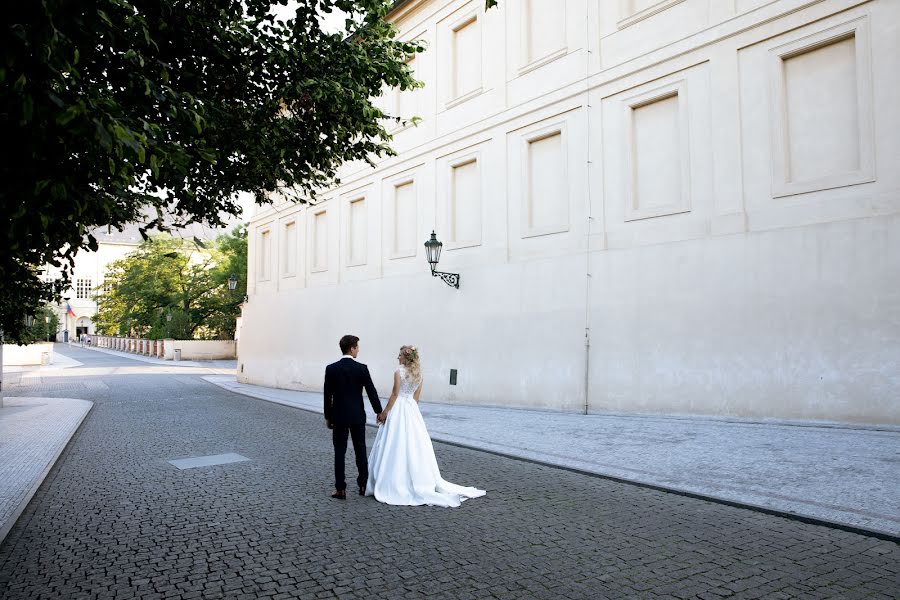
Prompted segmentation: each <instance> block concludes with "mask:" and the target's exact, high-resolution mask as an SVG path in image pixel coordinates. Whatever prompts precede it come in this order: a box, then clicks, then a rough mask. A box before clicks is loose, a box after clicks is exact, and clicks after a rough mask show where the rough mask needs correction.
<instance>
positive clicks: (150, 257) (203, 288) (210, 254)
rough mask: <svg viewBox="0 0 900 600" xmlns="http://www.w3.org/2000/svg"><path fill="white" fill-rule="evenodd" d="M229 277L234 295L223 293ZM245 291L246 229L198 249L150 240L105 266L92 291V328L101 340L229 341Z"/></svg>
mask: <svg viewBox="0 0 900 600" xmlns="http://www.w3.org/2000/svg"><path fill="white" fill-rule="evenodd" d="M231 275H235V276H236V278H237V288H236V289H235V290H234V291H231V290H229V289H228V278H229V277H230V276H231ZM246 290H247V230H246V227H244V226H241V227H238V228H236V229H235V230H234V231H233V232H232V233H231V234H230V235H227V236H220V237H219V239H218V240H217V241H216V242H215V243H214V244H205V245H204V246H202V247H201V246H198V245H197V244H196V242H194V241H193V240H185V239H182V238H175V237H171V236H166V235H163V236H155V237H153V238H151V239H149V240H147V241H146V242H144V243H143V244H141V245H140V246H139V247H138V249H137V250H135V251H134V252H132V253H131V254H128V255H127V256H125V257H124V258H122V259H120V260H117V261H115V262H112V263H110V265H109V267H108V268H107V272H106V276H105V279H104V285H103V288H102V289H98V290H97V303H98V310H97V316H96V317H95V323H96V325H97V330H98V331H99V332H100V333H102V334H106V335H135V336H140V337H146V338H151V339H160V338H164V337H173V338H178V339H233V338H234V327H235V318H236V317H237V316H238V315H239V313H240V308H239V305H240V303H241V301H242V300H243V298H244V294H246ZM169 316H171V319H168V318H167V317H169Z"/></svg>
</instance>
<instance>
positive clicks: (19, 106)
mask: <svg viewBox="0 0 900 600" xmlns="http://www.w3.org/2000/svg"><path fill="white" fill-rule="evenodd" d="M273 4H284V0H203V1H202V2H195V1H189V0H154V1H152V2H149V1H146V0H81V1H78V2H71V1H67V0H42V1H40V2H38V1H24V2H11V3H7V5H5V6H4V25H3V27H2V29H0V112H2V119H0V139H3V143H4V147H5V148H6V149H7V150H8V151H7V152H6V153H5V156H4V160H3V161H0V177H2V180H3V186H0V206H2V207H3V216H4V218H3V219H2V220H0V228H2V234H3V237H4V238H5V240H6V242H5V244H4V251H3V252H2V254H0V282H2V284H0V329H3V330H5V331H6V333H7V337H8V338H12V339H13V340H17V339H19V338H21V336H22V335H23V334H24V322H25V318H24V317H25V315H27V314H34V313H35V312H36V311H37V310H38V309H39V308H40V306H41V305H42V304H43V303H45V302H48V301H52V300H54V299H55V297H56V296H57V294H58V292H59V291H60V289H61V288H62V287H63V286H67V285H68V279H69V276H70V273H69V271H70V269H71V265H72V256H73V255H74V254H75V253H76V252H77V251H78V250H80V249H83V248H90V249H92V250H95V249H96V248H97V243H96V240H95V239H94V238H93V237H92V235H91V233H90V232H91V231H92V229H93V228H95V227H96V226H107V225H111V226H113V227H119V226H122V225H124V224H126V223H129V222H141V223H145V225H146V229H151V228H153V227H156V228H165V227H166V226H173V225H175V226H177V225H183V224H188V223H191V222H206V223H208V224H211V225H218V224H220V223H221V218H222V217H223V216H224V213H228V214H236V213H237V212H238V210H239V209H238V206H237V205H236V203H235V200H234V198H235V194H236V193H237V192H239V191H249V192H252V193H253V194H255V196H256V198H257V201H258V202H265V201H266V200H267V198H268V197H269V195H270V194H272V193H275V192H278V193H281V194H284V195H288V196H291V195H293V197H294V198H295V199H302V198H309V197H312V196H314V194H315V191H316V190H317V189H320V188H324V187H328V186H329V185H331V184H332V183H333V180H334V177H335V172H336V169H337V168H338V167H339V166H340V164H341V163H342V162H344V161H350V160H358V159H361V160H372V159H373V157H377V156H383V155H387V154H391V150H390V146H389V141H390V136H389V135H388V134H387V132H386V130H385V129H384V124H385V122H386V121H385V119H386V118H388V117H389V115H385V114H383V113H382V111H381V110H380V109H379V108H378V107H377V106H375V105H374V104H373V103H372V99H373V98H376V97H378V96H380V95H381V93H382V90H383V89H385V88H390V87H399V88H400V89H408V88H410V87H414V86H416V85H418V84H417V83H416V82H415V80H414V79H413V78H412V76H411V74H410V72H409V69H408V67H407V65H406V60H407V58H408V57H409V55H410V54H412V53H414V52H417V51H421V50H422V47H421V45H419V44H418V43H415V42H402V41H399V40H397V39H396V38H395V30H394V28H393V26H392V25H390V24H389V23H387V22H386V21H385V20H384V18H385V15H386V14H387V12H388V11H389V9H390V7H391V6H392V4H393V3H392V2H390V1H389V0H304V1H302V2H300V4H299V6H298V7H297V11H296V15H295V17H294V18H292V19H290V20H288V21H284V22H282V21H279V20H276V18H275V17H274V16H273V15H272V14H271V13H270V9H271V8H272V5H273ZM335 8H336V9H340V10H342V11H345V12H346V13H347V14H348V21H347V23H346V29H347V31H351V32H354V34H353V35H352V36H347V35H345V34H343V33H326V32H323V31H322V30H321V29H320V26H319V20H318V15H320V14H321V13H328V12H331V11H332V10H333V9H335ZM47 263H49V264H52V265H54V266H57V267H63V269H64V274H63V280H61V281H59V282H57V283H56V284H55V285H54V284H53V283H51V282H45V281H42V280H41V275H40V272H39V270H40V269H41V268H42V267H43V266H44V265H45V264H47Z"/></svg>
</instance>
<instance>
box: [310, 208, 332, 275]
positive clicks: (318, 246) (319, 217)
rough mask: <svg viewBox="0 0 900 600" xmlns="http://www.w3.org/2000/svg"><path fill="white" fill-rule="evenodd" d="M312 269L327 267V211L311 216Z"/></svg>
mask: <svg viewBox="0 0 900 600" xmlns="http://www.w3.org/2000/svg"><path fill="white" fill-rule="evenodd" d="M313 244H314V245H313V261H312V266H313V271H326V270H327V269H328V212H327V211H324V210H323V211H321V212H318V213H316V214H315V215H314V216H313Z"/></svg>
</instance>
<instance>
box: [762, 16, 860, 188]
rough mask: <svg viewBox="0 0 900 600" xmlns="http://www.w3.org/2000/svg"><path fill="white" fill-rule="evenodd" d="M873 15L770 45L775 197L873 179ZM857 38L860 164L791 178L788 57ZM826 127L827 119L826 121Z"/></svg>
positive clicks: (856, 70)
mask: <svg viewBox="0 0 900 600" xmlns="http://www.w3.org/2000/svg"><path fill="white" fill-rule="evenodd" d="M869 36H870V34H869V18H868V16H864V17H859V18H856V19H854V20H852V21H848V22H846V23H843V24H840V25H837V26H834V27H829V28H827V29H824V30H822V31H819V32H816V33H813V34H810V35H804V36H802V37H798V38H796V39H794V40H792V41H790V42H787V43H783V44H780V45H778V46H774V47H772V48H770V49H769V97H770V101H771V104H770V106H771V118H770V119H769V121H770V136H771V143H772V151H771V156H772V159H771V161H772V164H771V170H772V197H773V198H781V197H785V196H792V195H796V194H804V193H808V192H815V191H820V190H827V189H832V188H838V187H845V186H850V185H858V184H861V183H869V182H872V181H875V144H874V136H875V132H874V129H875V126H874V106H873V98H872V61H871V54H870V50H869V48H870V44H871V42H870V38H869ZM851 39H852V40H853V44H854V56H855V74H856V110H857V114H856V118H857V122H856V125H857V131H858V140H857V144H858V152H859V154H858V164H859V168H858V169H854V170H850V171H845V172H843V173H831V174H827V175H822V176H820V177H815V178H813V179H807V180H802V181H792V180H791V164H790V160H791V158H790V139H789V135H790V133H789V132H790V122H789V119H790V115H789V114H788V106H787V90H786V85H787V82H786V78H785V73H784V67H785V61H787V60H790V59H792V58H796V57H799V56H802V55H804V54H807V53H809V52H815V51H817V50H820V49H823V48H827V47H828V46H831V45H832V44H836V43H840V42H843V41H846V40H851ZM822 126H823V127H827V124H822Z"/></svg>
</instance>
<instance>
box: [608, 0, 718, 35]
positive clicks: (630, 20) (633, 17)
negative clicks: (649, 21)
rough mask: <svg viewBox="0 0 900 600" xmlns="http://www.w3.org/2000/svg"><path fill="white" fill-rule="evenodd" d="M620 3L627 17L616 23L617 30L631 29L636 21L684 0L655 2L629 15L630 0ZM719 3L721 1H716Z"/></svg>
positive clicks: (622, 0) (623, 0)
mask: <svg viewBox="0 0 900 600" xmlns="http://www.w3.org/2000/svg"><path fill="white" fill-rule="evenodd" d="M620 1H621V3H622V9H623V10H622V13H623V14H627V15H628V16H627V17H625V18H624V19H621V20H620V21H619V22H618V23H616V28H617V29H625V28H627V27H631V26H632V25H634V24H635V23H637V22H638V21H643V20H644V19H646V18H649V17H652V16H653V15H655V14H658V13H661V12H663V11H664V10H667V9H669V8H672V7H673V6H675V5H676V4H681V3H682V2H684V0H662V1H661V2H657V3H656V4H654V5H652V6H648V7H647V8H645V9H643V10H639V11H637V12H636V13H633V14H629V13H630V12H631V11H630V10H629V9H628V8H627V6H628V5H629V3H630V1H631V0H620ZM716 1H721V0H716Z"/></svg>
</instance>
